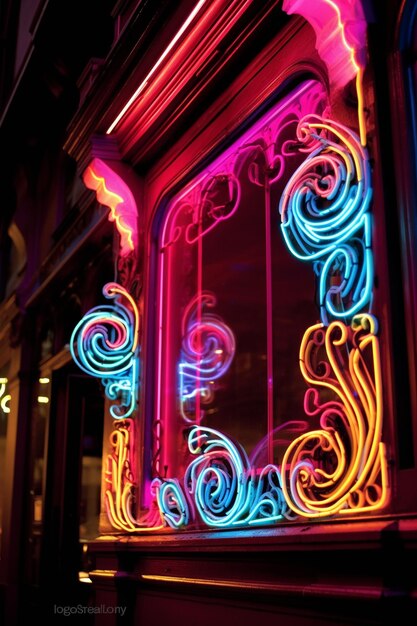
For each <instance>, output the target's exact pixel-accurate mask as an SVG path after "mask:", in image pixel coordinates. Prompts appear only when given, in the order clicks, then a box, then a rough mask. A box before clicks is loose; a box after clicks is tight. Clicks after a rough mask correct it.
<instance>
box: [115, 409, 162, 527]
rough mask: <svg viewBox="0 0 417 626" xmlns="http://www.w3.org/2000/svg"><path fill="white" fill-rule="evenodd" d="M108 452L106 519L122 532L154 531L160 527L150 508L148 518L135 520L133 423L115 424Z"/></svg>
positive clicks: (125, 421) (158, 516) (154, 513)
mask: <svg viewBox="0 0 417 626" xmlns="http://www.w3.org/2000/svg"><path fill="white" fill-rule="evenodd" d="M110 446H111V452H110V453H109V454H108V455H107V467H106V469H105V474H104V479H105V484H106V490H105V504H106V512H107V517H108V519H109V522H110V524H111V525H112V526H113V528H116V529H117V530H123V531H126V532H138V531H141V530H142V531H143V530H158V529H161V528H163V527H164V524H163V523H162V521H161V518H160V515H159V512H158V508H157V507H156V505H154V506H153V507H152V508H151V509H150V511H149V513H148V515H147V516H146V517H144V518H142V519H137V518H136V517H135V516H134V514H133V509H134V506H135V504H136V491H137V481H136V478H135V474H134V467H135V462H134V459H133V454H134V449H135V448H134V424H133V421H132V420H130V419H127V420H123V421H118V422H116V423H115V429H114V430H113V431H112V433H111V435H110Z"/></svg>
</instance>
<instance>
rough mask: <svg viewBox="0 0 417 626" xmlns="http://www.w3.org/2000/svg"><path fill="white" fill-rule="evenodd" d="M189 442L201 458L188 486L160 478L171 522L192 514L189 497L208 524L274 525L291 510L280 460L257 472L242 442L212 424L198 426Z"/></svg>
mask: <svg viewBox="0 0 417 626" xmlns="http://www.w3.org/2000/svg"><path fill="white" fill-rule="evenodd" d="M188 447H189V450H190V452H191V453H192V454H194V455H197V458H196V459H194V460H193V461H192V462H191V463H190V464H189V466H188V468H187V470H186V472H185V475H184V480H183V488H181V486H180V483H179V481H178V480H176V479H169V480H164V481H162V480H160V479H155V480H154V484H155V485H156V487H157V489H158V490H159V493H158V504H159V507H160V512H161V515H162V517H163V518H164V519H165V520H166V521H167V523H168V524H169V525H170V526H172V527H175V528H178V527H179V526H182V525H185V524H187V522H188V520H189V519H191V518H192V515H193V509H192V508H190V506H189V504H188V503H187V502H189V501H192V502H194V503H195V506H196V509H197V511H198V514H199V517H200V519H201V520H202V521H203V522H204V523H205V524H207V525H208V526H213V527H217V528H222V527H227V526H249V525H261V524H271V523H274V522H275V521H277V520H280V519H282V518H283V517H284V516H288V515H289V513H290V512H289V509H288V506H287V504H286V502H285V500H284V497H283V494H282V489H281V476H280V472H279V470H278V468H277V467H276V466H275V465H267V466H266V467H264V468H262V469H261V470H260V471H259V472H257V471H256V470H255V469H254V468H252V467H251V464H250V462H249V459H248V457H247V455H246V452H245V451H244V450H243V448H242V447H241V446H239V445H238V444H235V443H233V442H232V441H231V440H230V439H229V438H228V437H226V435H224V434H223V433H220V432H219V431H216V430H214V429H212V428H205V427H204V428H203V427H199V426H193V427H192V428H191V430H190V433H189V435H188ZM185 494H187V496H186V495H185Z"/></svg>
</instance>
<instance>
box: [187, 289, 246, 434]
mask: <svg viewBox="0 0 417 626" xmlns="http://www.w3.org/2000/svg"><path fill="white" fill-rule="evenodd" d="M215 304H216V298H215V296H214V295H213V294H211V293H208V292H203V293H202V294H201V295H199V296H196V297H195V298H194V299H193V300H191V302H190V303H189V305H188V306H187V308H186V309H185V312H184V316H183V321H182V337H183V340H182V351H181V361H180V363H179V365H178V377H179V396H180V403H181V415H182V417H183V418H184V420H185V421H187V422H193V421H195V415H194V413H195V408H196V401H197V400H196V398H200V400H201V402H202V403H205V404H208V403H209V402H211V401H212V400H213V394H214V389H215V385H214V381H216V380H217V379H219V378H220V377H221V376H223V375H224V374H225V373H226V372H227V370H228V369H229V367H230V364H231V362H232V360H233V357H234V354H235V348H236V342H235V338H234V335H233V332H232V330H231V329H230V328H229V327H228V326H227V325H226V324H225V323H224V322H223V321H222V320H221V318H220V317H218V316H217V315H215V314H214V313H211V312H207V311H206V310H205V309H206V308H207V307H214V306H215Z"/></svg>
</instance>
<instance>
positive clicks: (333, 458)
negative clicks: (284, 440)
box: [282, 314, 389, 517]
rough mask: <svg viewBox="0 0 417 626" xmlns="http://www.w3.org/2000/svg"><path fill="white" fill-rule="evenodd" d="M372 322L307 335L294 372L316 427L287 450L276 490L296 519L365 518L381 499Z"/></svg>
mask: <svg viewBox="0 0 417 626" xmlns="http://www.w3.org/2000/svg"><path fill="white" fill-rule="evenodd" d="M376 330H377V328H376V320H375V318H374V317H373V316H371V315H368V314H362V315H357V316H356V317H354V318H353V321H352V325H351V327H349V326H346V325H345V324H343V323H342V322H340V321H334V322H332V323H331V324H330V325H329V326H327V327H326V326H324V325H323V324H316V325H314V326H310V328H308V329H307V331H306V333H305V335H304V338H303V340H302V343H301V347H300V368H301V372H302V375H303V377H304V379H305V380H306V382H307V383H309V384H310V385H311V387H310V388H309V389H308V390H307V392H306V394H305V399H304V408H305V411H306V413H307V415H309V416H310V417H311V418H312V419H317V420H318V427H317V428H316V429H314V430H311V431H310V432H307V433H304V434H302V435H300V436H299V437H297V439H295V440H294V441H293V442H292V443H291V444H290V445H289V447H288V448H287V450H286V452H285V454H284V458H283V463H282V474H283V484H282V490H283V493H284V497H285V499H286V501H287V503H288V506H289V507H290V508H291V509H292V510H293V511H294V512H296V513H297V514H298V515H301V516H304V517H324V516H328V515H333V514H335V513H340V514H349V513H359V512H369V511H373V510H376V509H380V508H382V507H383V506H384V505H385V504H386V503H387V500H388V490H389V487H388V473H387V461H386V451H385V446H384V444H383V443H382V442H381V430H382V385H381V366H380V355H379V343H378V339H377V337H376Z"/></svg>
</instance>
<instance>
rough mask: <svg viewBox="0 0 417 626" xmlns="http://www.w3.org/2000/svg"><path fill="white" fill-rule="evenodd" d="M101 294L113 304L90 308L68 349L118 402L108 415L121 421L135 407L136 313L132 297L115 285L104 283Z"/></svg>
mask: <svg viewBox="0 0 417 626" xmlns="http://www.w3.org/2000/svg"><path fill="white" fill-rule="evenodd" d="M103 294H104V296H105V297H106V298H108V299H114V300H115V304H114V305H103V306H97V307H94V308H93V309H91V310H90V311H89V312H88V313H87V314H86V315H85V316H84V317H83V318H82V320H81V321H80V322H78V324H77V325H76V327H75V328H74V330H73V332H72V335H71V341H70V349H71V354H72V357H73V359H74V361H75V362H76V363H77V365H78V367H80V368H81V369H82V370H84V372H86V373H87V374H90V375H91V376H95V377H97V378H100V379H101V381H102V383H103V385H104V387H105V389H106V395H107V397H108V398H109V399H110V400H114V401H118V402H119V403H118V404H113V406H111V407H110V414H111V416H112V417H113V418H115V419H124V418H126V417H129V415H131V414H132V413H133V411H134V410H135V408H136V405H137V393H138V377H139V357H138V329H139V312H138V308H137V306H136V304H135V302H134V300H133V298H132V297H131V296H130V295H129V294H128V292H127V291H126V289H124V288H123V287H121V286H120V285H118V284H117V283H107V285H105V286H104V287H103ZM121 298H124V299H125V300H126V301H127V303H128V306H126V305H124V304H122V302H121Z"/></svg>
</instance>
